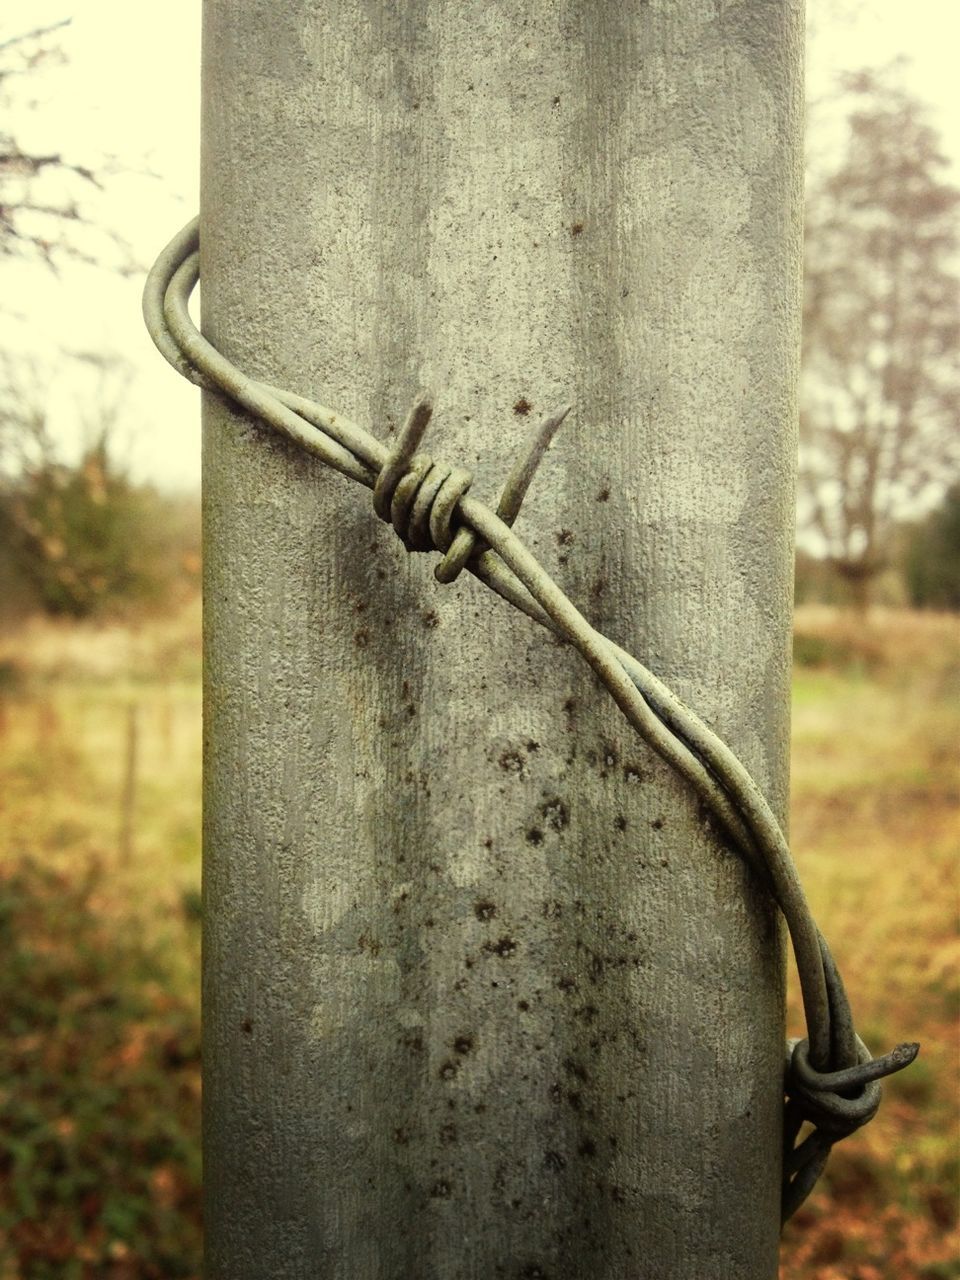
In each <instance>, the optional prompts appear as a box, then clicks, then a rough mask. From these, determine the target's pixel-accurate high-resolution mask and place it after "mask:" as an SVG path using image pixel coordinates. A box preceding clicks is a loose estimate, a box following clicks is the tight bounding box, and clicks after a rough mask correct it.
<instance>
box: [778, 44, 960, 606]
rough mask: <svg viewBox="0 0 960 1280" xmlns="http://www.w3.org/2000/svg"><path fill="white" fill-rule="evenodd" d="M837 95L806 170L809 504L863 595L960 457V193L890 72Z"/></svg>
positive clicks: (920, 109) (822, 535)
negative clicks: (831, 157)
mask: <svg viewBox="0 0 960 1280" xmlns="http://www.w3.org/2000/svg"><path fill="white" fill-rule="evenodd" d="M840 100H841V101H842V102H843V103H844V104H847V103H849V107H848V115H847V118H846V138H845V144H844V147H843V151H842V155H841V158H840V160H839V162H838V163H836V164H835V165H834V166H833V167H832V168H830V169H828V170H827V171H826V172H824V173H823V174H821V175H813V176H812V177H811V179H810V180H809V181H808V214H807V233H806V237H807V238H806V263H805V267H806V284H805V300H804V377H803V390H802V418H801V468H800V470H801V488H800V515H801V523H802V525H805V526H806V528H807V529H808V530H810V531H812V532H813V533H814V534H815V537H816V539H817V540H818V541H819V543H820V549H821V550H822V551H823V553H824V554H825V555H826V557H827V559H828V560H829V561H830V562H831V563H832V565H833V566H834V568H835V569H836V571H837V572H838V573H839V574H840V575H841V577H843V578H844V579H845V580H846V581H847V582H848V583H849V584H850V586H851V589H852V592H853V595H854V599H855V600H856V601H857V602H858V603H859V604H860V605H861V606H865V605H866V603H867V601H868V598H869V592H870V586H871V583H872V580H873V579H874V578H875V576H876V574H877V573H878V572H879V571H880V570H881V569H882V568H884V567H885V565H886V564H887V563H888V561H889V557H890V553H891V545H892V534H893V531H894V527H895V524H896V522H897V521H898V520H899V519H902V518H906V517H908V516H910V515H916V514H918V513H919V512H921V511H922V510H923V509H925V508H926V507H929V506H930V505H932V503H933V502H935V501H936V500H937V499H938V498H939V497H940V496H941V495H942V493H943V491H944V489H945V488H946V486H947V485H948V484H949V483H950V481H951V479H952V478H953V477H955V476H956V474H957V470H958V464H960V448H958V439H957V431H956V427H957V420H958V414H960V363H958V358H957V342H958V338H960V278H958V275H957V254H958V249H960V240H958V234H957V211H958V205H960V191H958V190H957V189H956V188H955V187H953V186H951V185H950V184H949V183H948V182H947V181H946V180H945V179H944V176H943V175H944V169H945V167H946V163H947V162H946V160H945V158H944V156H943V154H942V152H941V149H940V142H939V138H938V135H937V133H936V131H935V130H934V129H933V128H932V127H931V126H930V124H929V123H928V122H927V119H926V113H925V109H924V106H923V104H922V103H920V102H919V101H918V100H917V99H916V98H915V97H913V96H912V95H910V94H909V93H907V92H906V91H905V90H903V89H902V88H900V87H899V86H898V85H897V83H896V74H895V69H888V70H886V71H883V72H870V71H864V72H860V73H859V74H857V75H854V76H850V77H848V78H847V79H846V80H845V82H844V85H843V93H842V96H841V99H840Z"/></svg>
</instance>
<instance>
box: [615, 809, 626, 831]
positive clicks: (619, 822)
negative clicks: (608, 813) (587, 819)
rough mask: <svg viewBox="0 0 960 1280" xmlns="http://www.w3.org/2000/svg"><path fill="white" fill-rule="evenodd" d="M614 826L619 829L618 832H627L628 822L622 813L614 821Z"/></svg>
mask: <svg viewBox="0 0 960 1280" xmlns="http://www.w3.org/2000/svg"><path fill="white" fill-rule="evenodd" d="M613 825H614V826H615V827H616V828H617V830H618V831H626V829H627V820H626V818H625V817H624V816H623V814H622V813H618V814H617V816H616V817H615V818H614V820H613Z"/></svg>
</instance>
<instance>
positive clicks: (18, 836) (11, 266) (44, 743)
mask: <svg viewBox="0 0 960 1280" xmlns="http://www.w3.org/2000/svg"><path fill="white" fill-rule="evenodd" d="M808 9H809V45H808V98H809V102H808V160H807V186H806V191H807V218H806V221H807V237H806V263H805V268H806V285H805V302H804V320H805V323H804V344H803V350H804V372H803V385H802V422H801V456H800V492H799V497H798V530H797V536H798V553H797V574H796V592H797V610H796V629H795V679H794V716H793V724H794V731H793V734H794V736H793V768H794V773H793V810H792V831H793V841H794V846H795V849H796V854H797V858H798V861H799V864H800V868H801V873H802V875H803V878H804V880H805V882H806V884H807V886H808V888H809V892H810V896H811V899H812V902H813V907H814V911H815V914H816V915H817V917H818V919H819V921H820V923H821V926H822V928H823V930H824V932H825V933H826V935H827V936H828V937H829V938H830V939H831V943H832V945H833V947H834V951H835V952H836V953H837V955H838V959H839V961H840V965H841V968H842V970H843V972H844V974H845V976H846V978H847V981H848V985H849V987H850V989H851V995H852V999H853V1004H854V1008H855V1009H856V1011H857V1013H858V1016H859V1019H860V1023H861V1031H862V1033H863V1034H864V1036H865V1037H866V1039H867V1040H868V1042H869V1043H870V1044H871V1045H872V1046H874V1047H875V1048H876V1047H879V1048H880V1049H882V1050H885V1049H887V1048H889V1047H890V1046H891V1045H892V1044H893V1043H894V1042H895V1041H897V1040H900V1039H919V1040H921V1041H922V1042H923V1053H922V1056H921V1058H920V1059H919V1060H918V1062H917V1063H916V1064H915V1065H914V1066H913V1067H912V1068H911V1069H910V1070H909V1071H908V1072H905V1073H904V1074H902V1075H899V1076H896V1077H895V1078H894V1079H893V1080H892V1081H891V1082H890V1083H889V1085H888V1086H887V1087H886V1095H887V1096H886V1101H885V1105H884V1107H883V1109H882V1110H881V1113H880V1117H879V1119H878V1120H877V1121H876V1123H875V1124H873V1125H871V1126H870V1127H869V1128H868V1129H866V1130H864V1131H863V1132H862V1133H860V1134H858V1135H857V1136H855V1137H854V1138H852V1139H851V1140H849V1141H848V1142H847V1143H845V1144H844V1145H843V1146H842V1147H840V1148H839V1149H838V1150H837V1152H836V1153H835V1155H834V1157H833V1159H832V1162H831V1164H830V1166H829V1169H828V1172H827V1175H826V1177H825V1179H824V1182H823V1183H822V1184H821V1186H820V1187H819V1188H818V1190H817V1192H816V1193H815V1194H814V1196H813V1197H812V1199H811V1200H810V1201H809V1202H808V1204H807V1206H805V1207H804V1209H803V1210H802V1211H801V1212H800V1213H799V1214H798V1215H797V1217H796V1219H795V1220H794V1221H793V1223H792V1224H791V1225H790V1227H789V1228H788V1231H787V1234H786V1237H785V1242H784V1251H783V1264H782V1272H781V1275H782V1277H783V1280H801V1277H802V1278H803V1280H913V1278H920V1277H923V1278H925V1280H934V1278H937V1280H940V1278H945V1277H956V1276H960V1235H958V1229H957V1201H958V1174H957V1158H958V1146H960V1142H958V1139H960V1131H958V1089H957V1086H958V1083H960V1075H958V1062H957V1051H958V1034H957V1030H958V1020H957V1014H958V1001H957V975H958V960H960V942H958V934H957V927H956V926H957V893H956V889H957V882H956V875H955V871H956V866H957V852H958V835H960V824H958V781H960V779H958V769H957V763H958V762H957V742H958V737H960V735H958V728H960V674H958V673H960V612H958V611H960V431H958V410H960V357H958V338H960V252H958V250H960V239H958V236H960V93H958V92H957V89H956V74H957V73H956V65H955V63H956V58H955V52H956V48H957V47H958V37H960V19H958V18H956V17H952V16H951V14H952V10H951V9H950V8H949V7H948V6H945V5H943V4H942V3H941V0H913V2H912V3H911V4H910V5H909V6H900V5H894V4H893V3H892V2H891V0H882V2H881V0H877V2H876V3H869V0H863V2H862V3H856V2H855V0H846V2H845V0H810V4H809V6H808ZM198 27H199V4H198V3H197V2H196V0H167V3H166V4H165V5H163V6H152V7H150V6H148V7H146V8H144V7H141V6H121V5H119V4H116V3H112V2H110V0H85V3H84V4H82V5H81V4H79V3H76V2H75V0H73V2H71V0H61V2H60V3H46V0H29V3H26V2H25V0H4V5H3V10H2V14H0V958H2V963H0V1280H47V1278H53V1277H58V1278H67V1280H74V1278H76V1280H88V1278H93V1277H108V1278H109V1280H133V1278H140V1277H157V1278H160V1277H163V1278H167V1277H199V1273H200V1272H199V1267H200V1263H199V1256H200V1253H199V1250H200V1238H201V1202H200V1156H199V1106H198V1103H199V1091H200V1071H199V1065H200V1064H199V1042H198V1026H199V996H198V966H199V924H200V915H201V909H200V895H199V869H200V683H199V681H200V634H199V625H200V603H199V569H200V542H199V496H198V489H199V415H198V410H199V405H198V399H197V396H196V393H195V392H194V391H193V389H192V388H190V387H189V386H187V384H185V383H183V382H182V381H181V380H180V379H178V378H177V377H176V376H175V375H174V374H173V373H172V372H171V371H170V370H169V369H168V368H167V367H166V366H165V365H164V364H163V362H162V360H161V359H160V358H159V357H158V356H157V355H156V353H155V352H154V351H153V349H152V347H151V346H150V344H149V340H148V339H147V337H146V335H145V333H144V331H143V328H142V325H141V322H140V317H139V293H140V289H141V287H142V280H143V273H144V269H145V268H146V266H148V265H149V263H150V261H152V258H153V257H154V256H155V254H156V252H157V250H158V249H159V247H160V246H161V245H162V244H163V243H165V241H166V240H167V239H168V238H169V236H170V235H171V234H172V233H173V231H174V230H175V229H176V228H178V227H179V226H180V225H181V224H182V223H183V222H185V221H186V220H187V218H188V217H190V216H191V215H192V213H193V212H194V210H195V208H196V205H197V203H198V193H197V170H198V146H199V137H198V134H199V125H198V88H199V31H198ZM791 1025H792V1027H793V1028H797V1027H799V1026H800V1020H799V1005H798V1004H797V1001H796V995H795V992H793V991H792V992H791Z"/></svg>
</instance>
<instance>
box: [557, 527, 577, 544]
mask: <svg viewBox="0 0 960 1280" xmlns="http://www.w3.org/2000/svg"><path fill="white" fill-rule="evenodd" d="M554 536H555V537H556V539H557V542H558V543H559V545H560V546H561V547H569V546H570V545H571V544H572V542H573V530H572V529H561V530H560V531H559V533H557V534H555V535H554Z"/></svg>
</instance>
